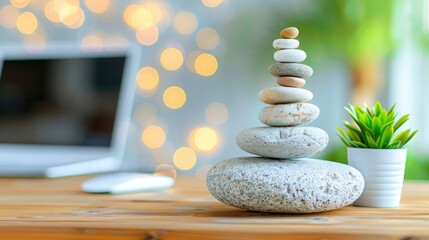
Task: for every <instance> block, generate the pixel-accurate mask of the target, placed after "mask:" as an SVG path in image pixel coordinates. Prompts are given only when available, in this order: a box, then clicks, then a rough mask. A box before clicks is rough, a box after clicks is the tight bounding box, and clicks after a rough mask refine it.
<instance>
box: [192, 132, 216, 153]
mask: <svg viewBox="0 0 429 240" xmlns="http://www.w3.org/2000/svg"><path fill="white" fill-rule="evenodd" d="M188 141H189V144H190V145H191V146H192V147H193V148H194V149H195V150H197V151H202V152H207V151H211V150H213V149H214V148H215V147H216V146H217V144H218V135H217V133H216V131H215V130H214V129H212V128H209V127H200V128H196V129H194V130H193V131H192V132H191V133H190V134H189V139H188Z"/></svg>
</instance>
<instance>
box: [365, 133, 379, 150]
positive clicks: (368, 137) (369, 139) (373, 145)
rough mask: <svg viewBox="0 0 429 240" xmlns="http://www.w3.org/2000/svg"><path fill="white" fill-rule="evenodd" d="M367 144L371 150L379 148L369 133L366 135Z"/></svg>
mask: <svg viewBox="0 0 429 240" xmlns="http://www.w3.org/2000/svg"><path fill="white" fill-rule="evenodd" d="M366 142H367V144H368V146H369V148H378V147H377V143H376V142H375V140H374V138H372V137H371V135H370V134H369V133H366Z"/></svg>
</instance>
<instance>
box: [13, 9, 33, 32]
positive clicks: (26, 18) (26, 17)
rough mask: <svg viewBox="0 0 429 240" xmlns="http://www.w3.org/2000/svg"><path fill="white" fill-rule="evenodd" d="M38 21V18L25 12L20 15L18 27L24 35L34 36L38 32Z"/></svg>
mask: <svg viewBox="0 0 429 240" xmlns="http://www.w3.org/2000/svg"><path fill="white" fill-rule="evenodd" d="M37 26H38V21H37V18H36V16H34V14H33V13H31V12H24V13H22V14H21V15H19V17H18V20H17V22H16V27H17V28H18V30H19V31H20V32H21V33H23V34H32V33H34V32H35V31H36V29H37Z"/></svg>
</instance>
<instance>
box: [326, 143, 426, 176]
mask: <svg viewBox="0 0 429 240" xmlns="http://www.w3.org/2000/svg"><path fill="white" fill-rule="evenodd" d="M321 159H326V160H329V161H333V162H340V163H344V164H347V148H346V147H345V146H343V145H340V146H336V147H334V148H332V149H331V150H330V151H327V153H326V154H325V155H323V156H322V157H321ZM405 180H429V157H422V156H416V155H414V154H412V150H409V149H408V151H407V164H406V168H405Z"/></svg>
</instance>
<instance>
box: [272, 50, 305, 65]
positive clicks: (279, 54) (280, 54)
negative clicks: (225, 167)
mask: <svg viewBox="0 0 429 240" xmlns="http://www.w3.org/2000/svg"><path fill="white" fill-rule="evenodd" d="M306 58H307V54H306V53H305V52H304V51H302V50H300V49H284V50H278V51H276V52H275V53H274V60H276V61H277V62H282V63H283V62H285V63H297V62H302V61H304V60H305V59H306Z"/></svg>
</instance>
